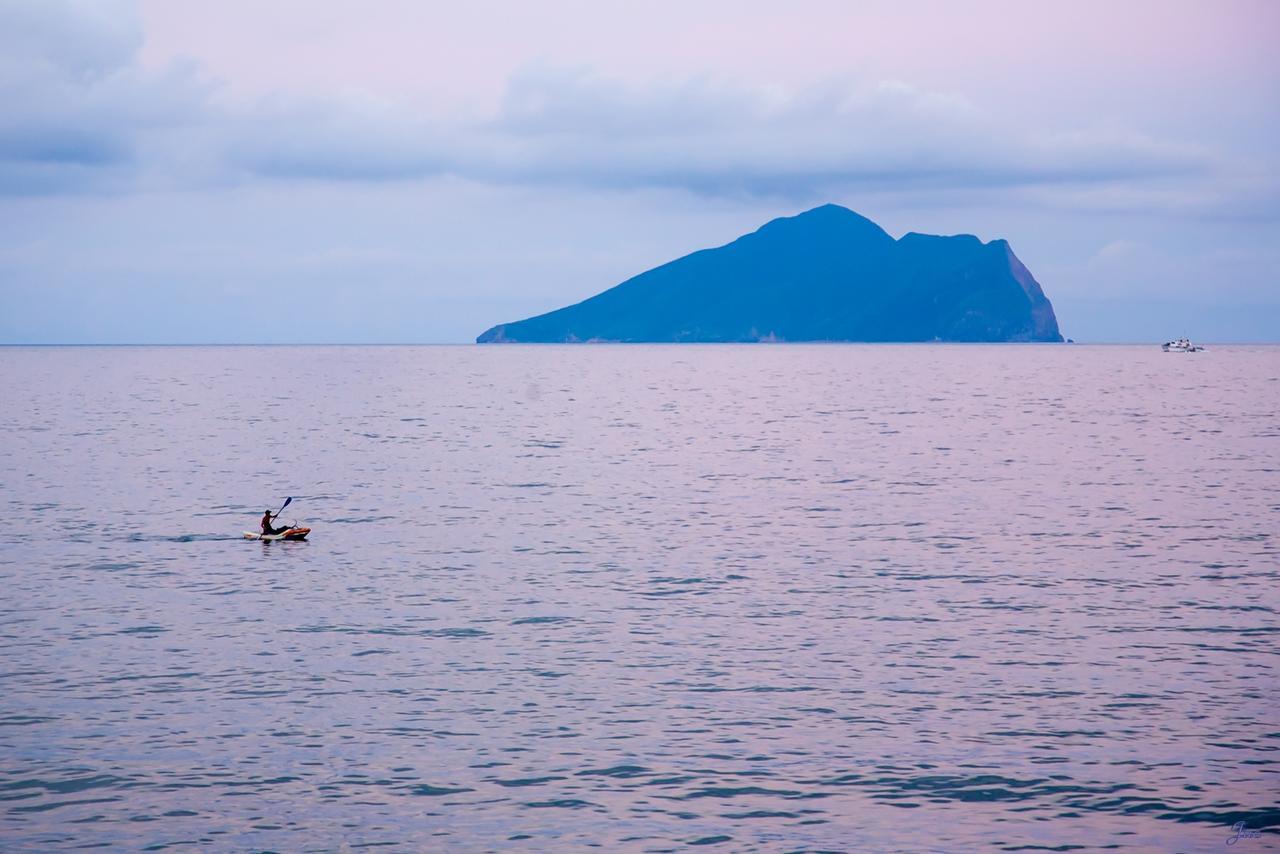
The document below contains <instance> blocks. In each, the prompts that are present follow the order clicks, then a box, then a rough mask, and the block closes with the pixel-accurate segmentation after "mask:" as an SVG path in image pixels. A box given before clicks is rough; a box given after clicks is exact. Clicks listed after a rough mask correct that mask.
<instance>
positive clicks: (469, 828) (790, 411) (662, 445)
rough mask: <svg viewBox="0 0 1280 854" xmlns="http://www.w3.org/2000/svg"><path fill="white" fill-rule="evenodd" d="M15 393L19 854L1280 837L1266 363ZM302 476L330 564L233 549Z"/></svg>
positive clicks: (864, 351) (9, 584) (430, 366)
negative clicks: (196, 847)
mask: <svg viewBox="0 0 1280 854" xmlns="http://www.w3.org/2000/svg"><path fill="white" fill-rule="evenodd" d="M266 372H271V373H273V374H275V375H277V376H281V377H288V378H289V379H288V382H282V383H280V384H265V383H264V382H263V380H262V376H263V375H264V373H266ZM0 398H2V399H3V400H4V401H5V405H4V407H3V409H0V507H3V509H4V520H5V523H6V524H5V525H4V529H3V531H0V546H2V548H0V573H2V574H3V581H4V585H5V591H6V592H5V596H4V599H3V601H2V602H0V623H2V628H0V648H2V649H3V661H2V662H0V669H2V670H3V674H2V681H0V686H2V687H3V691H0V842H3V843H4V847H6V848H11V849H12V848H17V849H30V850H44V849H51V848H71V847H79V846H85V845H94V844H97V845H109V846H119V847H126V848H141V847H146V846H154V847H155V848H156V849H157V850H159V849H162V848H164V847H167V846H174V847H182V846H187V845H191V844H196V843H203V844H208V845H212V846H214V847H217V848H225V849H259V848H264V849H275V850H316V849H332V848H336V847H341V846H343V845H350V846H351V847H356V846H362V845H388V846H391V847H395V846H401V847H403V848H404V849H406V850H415V849H427V848H449V849H464V850H465V849H484V848H494V847H500V846H506V845H516V844H522V845H524V846H526V847H528V848H529V849H531V850H539V849H541V850H546V849H550V848H565V847H577V846H582V845H588V844H591V845H600V846H603V847H605V848H607V849H610V850H612V849H624V850H672V849H676V848H683V847H685V846H687V845H692V844H707V845H711V844H716V843H722V844H723V846H724V847H726V848H732V849H741V848H752V847H756V848H762V849H769V850H806V849H807V850H814V849H825V850H946V851H953V850H966V849H975V848H979V847H994V848H999V849H1002V850H1010V851H1016V850H1045V849H1046V848H1050V849H1052V850H1066V849H1065V848H1061V847H1057V846H1066V845H1075V846H1082V847H1084V848H1100V847H1104V846H1109V845H1116V846H1122V847H1124V848H1127V849H1130V850H1175V849H1177V850H1197V849H1214V850H1218V849H1219V848H1221V846H1223V845H1224V844H1225V841H1226V839H1227V838H1228V837H1229V836H1231V835H1232V832H1233V831H1232V830H1231V827H1232V825H1233V824H1236V823H1237V822H1244V823H1245V825H1246V826H1247V827H1249V828H1254V829H1260V830H1262V831H1263V832H1262V836H1261V837H1259V838H1247V839H1241V840H1239V848H1237V849H1233V850H1244V849H1245V848H1246V846H1247V847H1248V850H1266V849H1267V848H1268V847H1272V846H1275V845H1276V844H1277V840H1280V809H1278V808H1277V806H1276V804H1277V798H1276V793H1277V792H1278V791H1280V776H1278V775H1277V770H1278V768H1280V766H1278V765H1277V762H1278V761H1280V719H1278V718H1277V714H1276V711H1275V709H1276V704H1275V697H1276V688H1277V680H1276V664H1277V652H1278V651H1280V645H1278V644H1277V640H1278V638H1277V632H1280V619H1277V614H1276V610H1275V608H1276V603H1275V591H1276V581H1277V578H1278V576H1280V572H1278V570H1277V543H1276V538H1277V534H1276V532H1277V531H1280V498H1277V496H1278V495H1280V489H1277V487H1280V421H1278V420H1277V417H1276V413H1277V411H1278V410H1280V349H1278V348H1267V347H1254V348H1248V347H1215V348H1213V349H1212V350H1211V351H1210V352H1207V353H1203V354H1197V355H1196V356H1191V357H1189V356H1178V355H1168V354H1162V353H1160V352H1159V351H1158V349H1156V348H1134V347H1081V346H1073V347H1066V346H1006V347H984V346H936V347H935V346H904V347H894V346H877V347H861V346H781V347H765V346H746V347H734V346H718V347H717V346H711V347H703V346H691V345H688V346H674V347H673V346H668V347H645V346H619V347H608V346H600V347H529V348H524V347H492V348H476V347H423V348H349V347H335V348H138V349H89V348H69V349H56V348H46V349H17V348H9V349H4V350H0ZM286 495H293V496H295V498H294V504H293V505H292V506H291V507H290V508H289V510H288V511H286V513H285V517H284V520H285V521H291V520H292V519H293V518H296V519H297V520H298V521H299V522H303V523H306V524H308V525H310V526H311V527H313V528H314V533H313V534H312V540H311V541H310V542H306V543H258V542H247V541H244V540H242V539H240V532H241V531H243V530H247V529H253V528H254V527H255V526H256V524H257V519H258V517H259V516H260V515H261V513H262V511H263V509H265V508H266V507H268V506H274V507H278V506H279V504H280V502H281V501H282V500H283V498H284V496H286ZM294 514H296V516H295V515H294Z"/></svg>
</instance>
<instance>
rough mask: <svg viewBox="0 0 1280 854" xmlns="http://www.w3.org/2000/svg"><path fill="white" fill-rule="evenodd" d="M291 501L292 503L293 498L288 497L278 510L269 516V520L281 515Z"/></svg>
mask: <svg viewBox="0 0 1280 854" xmlns="http://www.w3.org/2000/svg"><path fill="white" fill-rule="evenodd" d="M292 501H293V496H292V495H290V496H289V497H288V498H286V499H285V500H284V503H283V504H281V505H280V509H279V510H277V511H276V512H275V513H273V514H271V518H272V519H274V518H276V517H277V516H279V515H280V514H281V513H283V512H284V508H286V507H288V506H289V504H290V503H291V502H292Z"/></svg>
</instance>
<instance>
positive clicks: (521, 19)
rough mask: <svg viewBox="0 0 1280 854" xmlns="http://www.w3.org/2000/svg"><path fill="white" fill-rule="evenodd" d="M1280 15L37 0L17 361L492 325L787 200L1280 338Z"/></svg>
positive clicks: (8, 79) (1151, 5)
mask: <svg viewBox="0 0 1280 854" xmlns="http://www.w3.org/2000/svg"><path fill="white" fill-rule="evenodd" d="M1278 43H1280V3H1276V2H1271V0H1214V2H1209V1H1208V0H1205V2H1198V0H1197V1H1196V2H1192V0H1160V2H1147V0H1106V2H1097V0H1071V2H1051V1H1050V0H1045V2H1036V3H1026V2H1004V0H970V2H965V3H954V2H942V1H941V0H938V2H934V0H894V2H875V1H874V0H871V2H853V0H838V2H825V0H797V2H793V3H787V4H779V3H776V2H757V1H756V0H702V2H689V0H681V2H667V0H650V1H649V2H646V3H627V2H621V0H542V2H538V3H523V2H515V0H512V1H511V2H492V0H469V2H467V3H432V2H422V0H379V2H374V3H370V2H356V0H326V2H323V3H315V2H313V0H274V2H268V0H253V2H248V0H220V1H219V2H218V3H207V2H196V0H137V1H136V2H134V1H133V0H0V344H55V343H70V344H87V343H106V344H123V343H156V344H162V343H303V342H315V343H329V342H332V343H366V342H367V343H416V342H465V341H471V340H473V339H474V337H475V336H476V335H478V334H479V333H480V332H482V331H484V330H485V329H486V328H488V327H489V326H492V325H494V324H496V323H500V322H505V321H511V320H517V319H520V318H523V317H526V316H529V315H531V314H536V313H539V312H542V311H547V310H550V309H553V308H557V307H559V306H562V305H566V304H568V303H571V302H576V301H578V300H580V299H583V298H585V297H587V296H590V295H592V294H594V293H597V292H599V291H601V290H604V289H605V288H607V287H610V286H612V285H614V284H617V283H618V282H620V281H622V280H624V279H626V278H628V277H630V276H632V275H635V274H637V273H640V272H642V271H644V270H646V269H648V268H651V267H653V266H656V265H658V264H661V263H664V262H666V261H669V260H672V259H673V258H676V257H679V256H681V255H684V254H687V253H688V252H691V251H694V250H697V249H701V248H705V247H709V246H717V245H721V244H723V243H726V242H728V241H730V240H732V239H734V238H735V237H737V236H739V235H741V234H744V233H746V232H749V231H752V230H754V229H756V228H758V227H759V226H760V225H762V224H764V223H765V222H767V221H768V220H770V219H773V218H775V217H779V216H789V215H793V214H795V213H799V212H801V211H803V210H806V209H808V208H811V207H815V206H817V205H819V204H823V203H827V202H834V203H837V204H842V205H845V206H847V207H849V208H852V209H853V210H856V211H858V212H859V213H861V214H863V215H865V216H867V217H870V218H871V219H873V220H875V221H876V222H878V223H879V224H880V225H882V226H883V227H884V228H885V229H886V230H888V231H889V233H890V234H892V235H894V236H895V237H896V236H901V235H902V234H904V233H906V232H908V231H921V232H927V233H935V234H961V233H967V234H976V235H978V236H979V237H981V238H982V239H984V240H992V239H996V238H1006V239H1008V240H1009V241H1010V243H1011V244H1012V246H1013V248H1014V251H1015V252H1016V253H1017V254H1018V256H1019V257H1020V258H1021V259H1022V260H1023V261H1024V262H1025V263H1026V265H1027V266H1028V267H1029V268H1030V269H1031V271H1032V272H1033V274H1034V275H1035V276H1036V278H1037V280H1038V281H1039V282H1040V283H1041V285H1042V286H1043V288H1044V290H1045V292H1046V293H1047V295H1048V296H1049V298H1050V299H1051V300H1052V301H1053V304H1054V307H1055V309H1056V311H1057V314H1058V320H1059V324H1060V326H1061V327H1062V329H1063V332H1064V334H1065V335H1067V336H1070V337H1073V338H1075V339H1076V340H1077V341H1082V342H1083V341H1163V340H1166V339H1168V338H1171V337H1174V336H1179V335H1189V336H1191V337H1193V338H1195V339H1197V340H1205V341H1277V340H1280V51H1278V50H1277V49H1276V46H1277V44H1278Z"/></svg>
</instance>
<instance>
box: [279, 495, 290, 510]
mask: <svg viewBox="0 0 1280 854" xmlns="http://www.w3.org/2000/svg"><path fill="white" fill-rule="evenodd" d="M292 502H293V496H292V495H290V496H289V497H288V498H286V499H285V500H284V503H283V504H281V505H280V509H281V510H283V509H284V508H286V507H288V506H289V505H290V504H291V503H292Z"/></svg>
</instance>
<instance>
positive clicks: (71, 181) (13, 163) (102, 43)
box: [0, 0, 209, 195]
mask: <svg viewBox="0 0 1280 854" xmlns="http://www.w3.org/2000/svg"><path fill="white" fill-rule="evenodd" d="M141 44H142V32H141V29H140V26H139V23H138V20H137V18H136V16H134V15H133V14H132V7H131V5H130V4H127V3H124V2H111V0H102V2H89V1H88V0H85V2H77V1H76V0H50V1H49V2H37V0H8V2H4V3H3V4H2V5H0V194H10V195H12V194H30V193H48V192H98V191H101V190H104V189H116V190H124V189H129V188H132V187H135V186H137V184H138V183H139V180H140V177H141V173H142V172H143V171H145V169H146V164H145V163H142V162H141V161H142V160H143V159H144V156H145V155H146V153H147V148H148V147H149V146H155V147H160V148H163V147H164V143H167V142H168V140H164V141H163V142H161V141H159V140H158V137H160V136H164V135H165V134H167V133H169V132H172V131H174V130H175V129H177V128H180V127H182V126H184V125H189V124H191V123H193V122H196V121H198V120H202V119H203V118H204V116H205V109H206V103H205V102H206V95H207V93H208V91H209V86H208V85H207V84H205V83H202V82H201V81H199V80H198V78H197V76H196V74H195V70H194V69H193V68H191V67H189V66H175V67H173V68H169V69H166V70H165V71H163V72H161V73H148V72H145V71H143V70H142V69H140V68H139V67H138V66H137V64H136V61H135V59H136V54H137V51H138V48H139V47H140V45H141Z"/></svg>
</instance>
